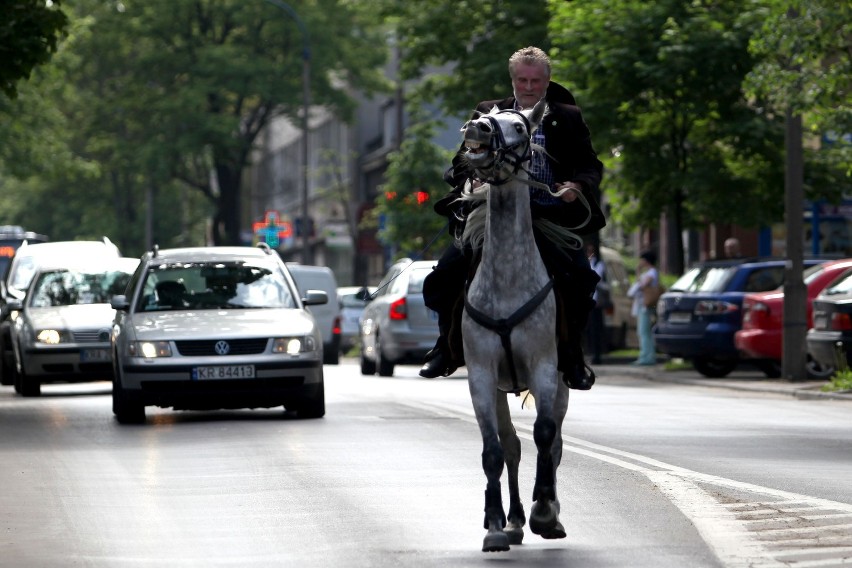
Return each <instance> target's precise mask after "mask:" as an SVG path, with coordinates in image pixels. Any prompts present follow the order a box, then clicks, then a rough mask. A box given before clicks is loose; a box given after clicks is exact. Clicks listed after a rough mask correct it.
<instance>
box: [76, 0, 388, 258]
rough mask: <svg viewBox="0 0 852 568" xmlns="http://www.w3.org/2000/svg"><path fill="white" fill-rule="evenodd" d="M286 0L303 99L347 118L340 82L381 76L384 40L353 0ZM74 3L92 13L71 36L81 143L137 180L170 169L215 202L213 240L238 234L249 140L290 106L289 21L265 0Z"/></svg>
mask: <svg viewBox="0 0 852 568" xmlns="http://www.w3.org/2000/svg"><path fill="white" fill-rule="evenodd" d="M83 4H85V6H83ZM293 8H294V10H295V11H296V12H297V13H298V14H299V16H300V18H301V20H302V21H303V22H304V23H305V26H306V28H307V29H308V30H315V34H314V36H313V37H312V38H311V41H310V44H309V45H310V61H311V65H312V70H313V72H312V74H311V97H312V101H311V102H312V103H313V104H315V105H318V106H323V107H326V108H328V109H330V110H331V111H332V112H334V113H336V114H338V115H339V116H341V117H344V118H346V117H348V116H349V115H350V113H351V110H352V108H353V104H354V103H353V100H352V98H351V96H350V92H352V91H353V90H359V89H360V90H362V91H366V92H371V91H372V90H373V89H377V88H380V87H382V86H383V78H382V77H381V75H380V74H379V73H378V71H377V70H378V68H379V64H380V63H381V62H382V61H383V58H384V56H385V47H384V43H383V41H381V38H379V37H377V36H376V35H375V33H374V31H373V30H374V29H375V28H374V27H373V26H371V25H370V24H369V23H368V19H367V17H368V14H366V13H364V12H363V11H361V10H360V9H359V5H358V4H357V3H355V4H353V3H351V2H345V1H340V0H320V1H316V2H294V3H293ZM80 13H81V14H84V13H85V14H86V17H87V18H89V19H90V21H91V26H90V33H89V34H87V35H86V36H85V37H82V38H81V39H80V41H79V42H78V44H77V45H76V46H75V49H76V50H78V51H77V52H78V53H79V55H80V68H79V69H78V73H77V75H76V76H75V79H76V80H77V82H78V83H77V84H78V85H79V88H81V89H84V90H85V91H86V92H87V93H88V94H89V95H90V97H91V98H90V103H91V108H90V109H89V110H88V111H87V115H88V117H89V118H90V119H91V120H90V122H88V124H87V128H88V130H87V134H88V136H89V139H90V140H91V144H90V145H89V148H88V150H89V151H90V152H92V154H93V155H97V156H98V157H99V159H101V160H103V161H105V162H108V163H110V164H111V166H112V167H113V168H114V170H115V172H116V173H117V174H120V175H118V178H119V179H126V180H132V179H133V176H132V175H130V172H135V173H137V174H140V175H141V176H142V179H141V181H142V184H143V187H144V186H145V185H150V186H153V187H155V188H162V187H163V185H164V184H166V183H168V181H169V180H173V179H177V180H180V181H181V182H183V183H184V184H186V185H187V186H189V187H192V188H194V189H195V190H197V191H199V192H200V193H201V194H202V195H204V196H205V197H206V198H207V199H208V200H209V201H210V202H211V204H212V207H213V223H212V230H213V240H214V242H215V243H218V244H225V243H229V244H235V243H238V242H239V240H240V237H239V229H240V222H241V220H242V218H241V211H240V203H241V199H240V194H241V189H242V177H243V176H242V172H243V169H244V168H245V167H246V166H247V164H248V161H249V154H250V151H251V149H252V146H253V144H254V142H255V139H256V137H257V135H258V133H259V132H260V131H261V130H262V129H263V128H264V127H265V126H266V125H267V124H269V122H270V121H271V120H272V119H273V118H274V117H276V116H279V115H285V116H288V117H291V118H292V119H294V121H296V122H298V118H297V117H298V116H299V115H300V111H301V105H302V96H301V93H302V74H301V70H302V61H303V59H302V57H303V55H304V50H303V45H304V43H303V40H304V38H303V36H302V34H301V31H300V28H299V27H298V26H297V25H296V22H295V21H294V20H293V19H292V18H291V17H290V16H289V15H287V14H285V13H284V12H282V11H280V10H278V9H277V8H276V7H275V6H273V5H271V4H269V3H267V2H265V1H264V0H256V1H245V0H196V1H181V2H172V1H169V0H151V1H148V2H144V3H132V4H131V3H127V4H125V3H112V2H108V3H102V2H95V1H94V0H90V1H89V2H88V3H85V2H82V3H81V7H80ZM319 30H321V31H322V33H321V34H320V33H319ZM133 187H136V186H135V185H134V186H133Z"/></svg>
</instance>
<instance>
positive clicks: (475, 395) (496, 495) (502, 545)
mask: <svg viewBox="0 0 852 568" xmlns="http://www.w3.org/2000/svg"><path fill="white" fill-rule="evenodd" d="M468 386H469V388H470V396H471V401H472V402H473V410H474V413H475V414H476V421H477V422H478V423H479V431H480V433H481V434H482V469H483V471H484V472H485V478H486V480H487V484H486V486H485V522H484V526H485V529H486V530H487V531H488V533H487V534H486V535H485V539H484V540H483V542H482V551H483V552H500V551H504V550H509V537H508V535H507V534H506V533H504V532H503V527H505V526H506V513H505V511H504V510H503V497H502V493H501V490H500V476H501V475H502V474H503V463H504V457H503V447H502V446H501V445H500V438H499V434H498V426H497V389H496V385H495V384H494V380H493V379H492V378H491V377H490V376H488V374H487V373H484V372H483V371H482V369H481V368H478V367H473V368H469V369H468Z"/></svg>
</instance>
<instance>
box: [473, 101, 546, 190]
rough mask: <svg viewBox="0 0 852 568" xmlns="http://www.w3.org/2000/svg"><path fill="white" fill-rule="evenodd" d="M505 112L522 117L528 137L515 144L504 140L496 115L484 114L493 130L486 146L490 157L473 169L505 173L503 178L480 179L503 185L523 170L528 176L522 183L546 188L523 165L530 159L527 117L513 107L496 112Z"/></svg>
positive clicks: (515, 178) (528, 122) (478, 171)
mask: <svg viewBox="0 0 852 568" xmlns="http://www.w3.org/2000/svg"><path fill="white" fill-rule="evenodd" d="M505 113H511V114H516V115H518V116H519V117H521V119H523V121H524V125H525V126H526V131H527V132H529V133H530V137H527V138H526V139H523V140H521V141H520V142H517V143H515V144H509V143H507V141H506V136H505V135H504V134H503V129H502V128H499V124H498V122H497V119H496V117H494V116H493V115H490V114H489V115H484V118H487V119H488V122H490V123H491V129H492V131H493V132H494V135H493V136H492V137H491V141H490V144H489V147H488V150H489V152H490V154H491V156H492V158H491V160H490V161H489V162H488V163H487V164H484V165H479V166H474V171H476V172H477V173H480V172H482V171H484V170H488V171H496V172H498V173H499V172H504V173H505V174H506V177H504V178H497V179H486V178H482V181H484V182H487V183H489V184H490V185H504V184H506V183H509V182H510V181H512V180H517V179H519V176H518V174H519V173H520V172H521V171H523V172H525V173H526V174H527V177H528V179H526V180H523V181H524V183H526V184H528V185H531V186H534V187H540V188H542V189H547V185H545V184H543V183H539V182H537V181H535V180H533V179H532V176H531V174H530V171H529V170H528V169H527V168H525V167H524V164H525V163H527V162H529V161H530V160H532V152H531V144H530V138H531V135H532V133H531V132H530V121H529V119H528V118H527V117H526V116H525V115H524V114H523V113H522V112H519V111H517V110H514V109H504V110H501V111H500V112H499V113H498V114H505ZM518 149H520V151H517V150H518ZM506 165H508V166H509V168H506V167H504V166H506Z"/></svg>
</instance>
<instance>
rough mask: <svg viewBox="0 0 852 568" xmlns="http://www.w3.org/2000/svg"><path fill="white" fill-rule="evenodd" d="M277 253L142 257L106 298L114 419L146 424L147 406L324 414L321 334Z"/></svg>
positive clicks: (217, 250) (208, 251) (309, 300)
mask: <svg viewBox="0 0 852 568" xmlns="http://www.w3.org/2000/svg"><path fill="white" fill-rule="evenodd" d="M326 302H328V296H327V294H326V293H325V292H323V291H320V290H306V291H305V292H304V294H302V295H300V294H299V292H298V289H297V287H296V284H295V282H294V281H293V278H292V276H291V275H290V274H289V272H288V271H287V268H286V266H285V265H284V263H283V262H282V261H281V259H280V258H279V257H278V255H277V253H276V252H275V251H273V250H271V249H269V247H267V246H265V245H261V246H260V247H257V248H255V247H195V248H181V249H168V250H158V249H157V248H156V247H155V249H154V250H153V251H151V252H148V253H146V254H145V255H144V256H143V257H142V261H141V263H140V265H139V268H138V269H137V271H136V273H135V274H134V275H133V277H132V278H131V281H130V284H129V286H128V290H127V295H126V296H118V297H116V298H114V299H113V302H112V306H113V307H114V308H115V309H116V310H117V313H116V318H115V323H114V325H113V329H112V348H113V361H114V367H115V368H114V376H115V378H114V380H113V392H112V406H113V413H114V414H115V416H116V418H117V420H118V421H119V422H121V423H129V422H144V420H145V407H146V406H160V407H164V408H166V407H172V408H174V409H175V410H183V409H185V410H212V409H219V408H272V407H275V406H281V405H283V406H284V407H285V408H286V409H288V410H294V411H296V413H297V414H298V415H299V416H300V417H312V418H318V417H321V416H323V415H325V391H324V381H323V367H322V336H321V334H320V330H319V328H318V327H317V323H316V320H315V319H314V317H313V316H312V315H311V313H310V312H309V311H308V310H307V306H308V305H320V304H324V303H326Z"/></svg>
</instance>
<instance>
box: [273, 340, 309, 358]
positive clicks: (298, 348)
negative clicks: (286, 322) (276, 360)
mask: <svg viewBox="0 0 852 568" xmlns="http://www.w3.org/2000/svg"><path fill="white" fill-rule="evenodd" d="M316 349H317V342H316V341H315V340H314V337H313V336H312V335H302V336H299V337H277V338H275V340H274V341H273V342H272V352H273V353H287V354H288V355H296V354H298V353H307V352H310V351H316Z"/></svg>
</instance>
